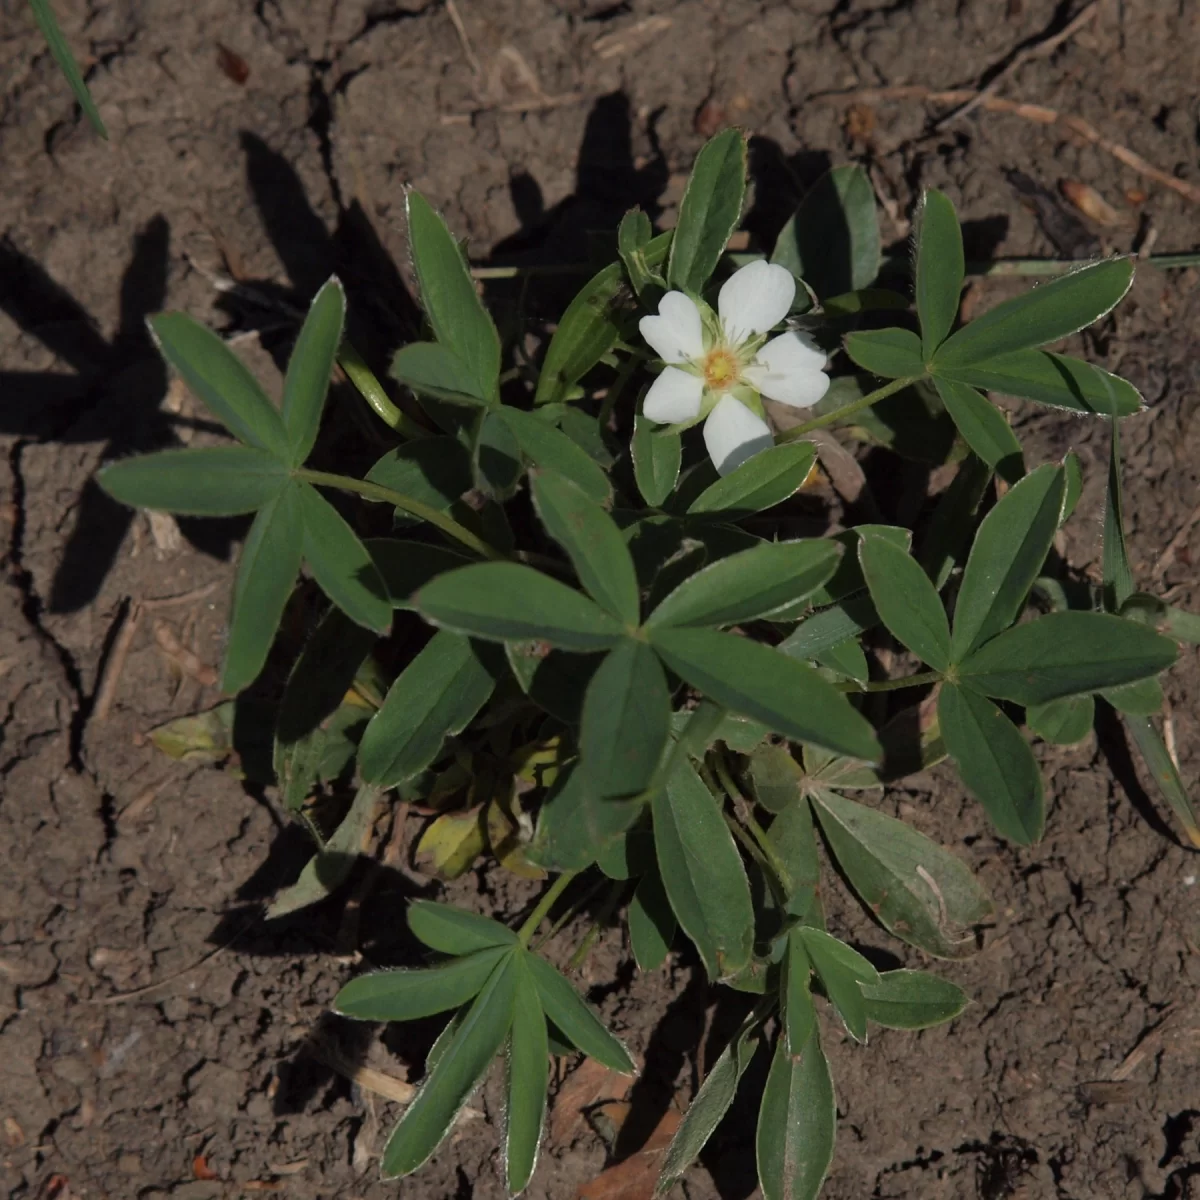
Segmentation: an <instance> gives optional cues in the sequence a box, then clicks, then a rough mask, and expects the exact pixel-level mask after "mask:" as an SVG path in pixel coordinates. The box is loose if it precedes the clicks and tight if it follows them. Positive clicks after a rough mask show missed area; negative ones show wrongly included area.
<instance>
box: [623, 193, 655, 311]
mask: <svg viewBox="0 0 1200 1200" xmlns="http://www.w3.org/2000/svg"><path fill="white" fill-rule="evenodd" d="M653 237H654V228H653V226H652V225H651V224H650V218H649V217H648V216H646V214H645V213H644V212H642V210H641V209H640V208H631V209H630V210H629V211H628V212H627V213H626V214H625V215H624V216H623V217H622V218H621V224H620V225H619V226H618V227H617V253H618V254H619V255H620V256H621V262H623V263H624V264H625V271H626V274H628V276H629V282H630V284H631V285H632V287H633V290H634V292H635V293H636V294H637V296H638V298H639V299H640V300H641V301H642V303H643V304H645V303H648V302H650V301H652V300H655V299H657V296H658V295H659V294H661V289H662V288H664V287H666V281H665V280H664V279H663V277H662V276H661V275H660V274H659V273H658V272H657V271H655V270H654V269H653V268H652V267H651V266H650V264H649V263H648V262H647V261H646V247H647V246H649V244H650V242H651V240H652V239H653Z"/></svg>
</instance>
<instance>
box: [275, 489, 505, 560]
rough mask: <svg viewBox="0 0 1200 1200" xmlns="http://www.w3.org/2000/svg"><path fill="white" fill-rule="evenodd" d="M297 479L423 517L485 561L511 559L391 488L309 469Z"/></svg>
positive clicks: (433, 510) (440, 513)
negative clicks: (486, 559) (485, 559)
mask: <svg viewBox="0 0 1200 1200" xmlns="http://www.w3.org/2000/svg"><path fill="white" fill-rule="evenodd" d="M293 475H294V476H295V478H297V479H302V480H303V481H304V482H305V483H315V484H319V485H320V486H322V487H332V488H338V489H339V490H340V491H343V492H354V493H355V494H356V495H359V496H362V497H364V498H365V499H367V500H375V501H378V502H379V503H380V504H390V505H392V506H393V507H394V508H399V509H401V510H403V511H404V512H406V513H408V514H409V515H410V516H414V517H419V518H420V519H421V520H422V521H428V522H429V524H430V525H432V526H433V527H434V528H435V529H440V530H441V531H442V533H444V534H446V535H447V536H448V537H452V538H453V539H454V540H455V541H456V542H460V543H461V544H462V545H464V546H466V547H467V548H468V549H469V550H473V551H474V552H475V553H476V554H478V555H480V556H481V557H483V558H493V559H507V558H508V555H507V554H505V553H504V551H503V550H497V549H496V547H495V546H492V545H490V544H489V543H487V542H485V541H484V540H483V538H481V537H479V536H477V535H476V534H474V533H472V532H471V531H470V530H469V529H468V528H467V527H466V526H465V525H460V524H459V523H458V522H457V521H456V520H454V518H453V517H449V516H447V515H446V514H445V513H444V512H441V511H440V510H438V509H436V508H431V507H430V506H429V505H428V504H422V503H421V501H420V500H414V499H413V498H412V497H411V496H406V495H404V494H403V493H402V492H394V491H392V489H391V488H386V487H383V486H382V485H381V484H378V483H371V482H370V481H369V480H366V479H354V478H352V477H351V476H349V475H333V474H331V473H330V472H328V471H310V470H309V469H308V468H307V467H299V468H297V469H296V470H295V471H294V472H293Z"/></svg>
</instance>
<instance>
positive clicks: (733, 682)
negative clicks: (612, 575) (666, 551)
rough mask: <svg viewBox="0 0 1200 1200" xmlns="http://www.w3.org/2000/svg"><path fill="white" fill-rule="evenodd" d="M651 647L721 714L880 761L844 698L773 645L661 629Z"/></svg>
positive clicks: (867, 728)
mask: <svg viewBox="0 0 1200 1200" xmlns="http://www.w3.org/2000/svg"><path fill="white" fill-rule="evenodd" d="M652 644H653V645H654V647H655V649H657V650H658V652H659V654H661V655H662V657H663V659H664V660H665V661H666V663H667V665H668V666H669V667H670V668H671V669H672V670H673V671H674V672H675V673H676V674H677V675H680V676H682V677H683V678H684V679H685V680H687V682H688V683H690V684H691V685H692V686H693V687H695V688H698V689H699V690H700V691H701V692H703V693H704V694H705V695H706V696H708V697H710V698H711V699H713V700H715V701H716V702H717V703H718V704H720V705H721V706H722V707H724V708H728V709H732V710H733V711H734V712H739V713H742V714H743V715H745V716H747V717H753V718H754V719H755V720H758V721H761V722H762V723H763V724H764V725H766V726H768V728H770V729H774V730H775V732H776V733H782V734H783V735H784V736H785V737H789V738H794V739H795V740H797V741H802V742H812V743H814V744H815V745H818V746H823V747H825V748H826V749H828V750H833V751H835V752H836V753H838V754H845V755H848V756H849V757H851V758H861V759H865V760H867V761H871V762H873V761H875V760H876V759H877V758H878V757H879V754H880V750H879V743H878V741H877V740H876V738H875V733H874V730H872V728H871V725H870V723H869V722H868V721H867V720H866V718H864V717H863V716H862V715H861V714H859V713H858V712H857V711H855V709H854V708H853V707H852V706H851V704H850V702H849V701H848V700H847V699H846V697H845V696H843V695H842V694H841V693H840V692H838V691H836V690H835V689H834V687H833V685H832V684H829V683H826V682H825V680H824V679H822V678H821V677H820V676H819V675H818V674H817V673H816V672H815V671H814V670H812V668H810V667H807V666H805V665H804V664H803V663H800V662H797V661H795V660H794V659H791V658H788V657H787V656H786V655H783V654H779V653H778V652H777V651H775V650H773V649H772V648H771V647H770V646H766V645H764V644H763V643H761V642H755V641H751V640H750V639H749V638H742V637H737V636H736V635H734V634H731V633H715V632H712V631H710V630H707V629H661V628H656V629H654V630H653V631H652Z"/></svg>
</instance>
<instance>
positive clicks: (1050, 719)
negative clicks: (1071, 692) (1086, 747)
mask: <svg viewBox="0 0 1200 1200" xmlns="http://www.w3.org/2000/svg"><path fill="white" fill-rule="evenodd" d="M1095 720H1096V702H1095V700H1093V699H1092V697H1091V696H1069V697H1067V699H1065V700H1051V701H1049V702H1048V703H1046V704H1031V705H1030V706H1029V707H1028V708H1027V709H1026V710H1025V723H1026V724H1027V725H1028V726H1029V728H1030V729H1031V730H1032V731H1033V732H1034V733H1036V734H1037V735H1038V737H1040V738H1041V739H1042V741H1044V742H1051V743H1053V744H1054V745H1055V746H1073V745H1075V743H1076V742H1082V741H1083V739H1084V738H1085V737H1087V735H1088V734H1089V733H1091V732H1092V725H1093V724H1094V723H1095Z"/></svg>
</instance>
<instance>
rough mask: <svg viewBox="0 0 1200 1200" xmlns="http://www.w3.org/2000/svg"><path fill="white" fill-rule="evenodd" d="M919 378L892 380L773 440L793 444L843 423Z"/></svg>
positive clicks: (909, 385) (785, 431)
mask: <svg viewBox="0 0 1200 1200" xmlns="http://www.w3.org/2000/svg"><path fill="white" fill-rule="evenodd" d="M920 378H921V376H920V375H912V376H910V377H909V378H907V379H893V380H892V381H891V383H885V384H884V385H883V387H881V388H876V389H875V390H874V391H873V392H868V393H867V394H866V395H865V396H860V397H859V398H858V399H857V400H851V401H850V403H849V404H843V405H842V406H841V408H835V409H833V410H832V411H831V412H827V413H822V414H821V415H820V416H819V417H813V419H812V420H811V421H805V422H804V424H803V425H795V426H793V427H792V428H791V429H787V430H784V432H783V433H781V434H780V435H779V436H778V437H777V438H776V439H775V440H776V441H778V442H794V441H796V439H797V438H802V437H803V436H804V435H805V434H806V433H811V432H812V431H813V430H814V429H824V428H825V427H826V426H827V425H836V424H837V423H838V422H839V421H844V420H845V419H846V418H847V417H852V416H854V414H855V413H860V412H862V411H863V409H864V408H870V407H871V405H872V404H878V403H879V401H880V400H886V399H887V398H888V397H889V396H894V395H895V394H896V393H897V392H902V391H903V390H904V389H905V388H906V387H911V386H912V385H913V384H914V383H916V382H917V381H918V380H919V379H920Z"/></svg>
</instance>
